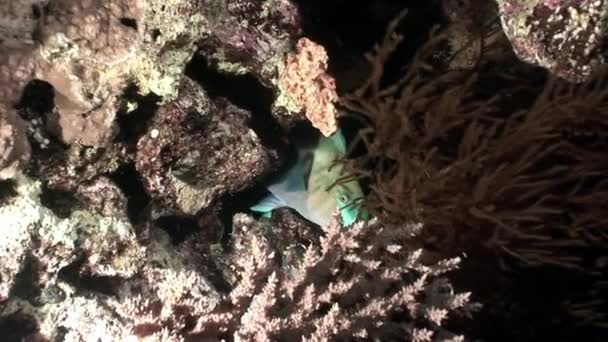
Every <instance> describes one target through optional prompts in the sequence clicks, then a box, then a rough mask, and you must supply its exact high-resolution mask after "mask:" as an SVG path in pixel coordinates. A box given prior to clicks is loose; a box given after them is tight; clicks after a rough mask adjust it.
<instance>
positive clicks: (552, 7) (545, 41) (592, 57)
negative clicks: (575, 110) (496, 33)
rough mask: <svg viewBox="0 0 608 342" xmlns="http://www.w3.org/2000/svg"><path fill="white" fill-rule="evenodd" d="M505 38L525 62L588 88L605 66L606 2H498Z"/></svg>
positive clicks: (607, 11)
mask: <svg viewBox="0 0 608 342" xmlns="http://www.w3.org/2000/svg"><path fill="white" fill-rule="evenodd" d="M497 3H498V5H499V8H500V17H501V20H502V26H503V29H504V32H505V33H506V35H507V36H508V37H509V39H510V40H511V44H512V46H513V49H514V51H515V53H516V54H517V55H518V57H519V58H520V59H522V60H523V61H526V62H528V63H532V64H535V65H538V66H541V67H543V68H546V69H548V70H549V71H550V72H552V73H553V74H555V75H557V76H559V77H563V78H565V79H567V80H569V81H573V82H582V81H584V80H587V79H588V78H589V76H590V75H591V74H593V72H594V71H595V70H596V69H597V68H598V67H599V65H600V64H601V63H603V62H604V60H605V58H606V57H605V56H606V53H607V52H608V51H606V46H605V44H606V43H605V42H606V34H607V29H608V26H607V24H608V22H607V19H608V4H607V3H606V1H604V0H582V1H570V0H497Z"/></svg>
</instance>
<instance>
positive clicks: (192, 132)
mask: <svg viewBox="0 0 608 342" xmlns="http://www.w3.org/2000/svg"><path fill="white" fill-rule="evenodd" d="M249 118H250V114H249V113H248V112H247V111H245V110H243V109H240V108H238V107H236V106H234V105H232V104H231V103H229V102H228V101H226V100H225V99H214V100H211V99H209V98H208V97H207V95H206V94H205V92H204V91H203V89H202V88H200V86H198V85H197V84H196V83H195V82H194V81H191V80H189V79H187V78H184V79H183V83H182V86H181V88H180V91H179V95H178V97H177V98H176V99H175V100H174V101H172V102H169V103H167V104H165V105H163V106H161V107H160V108H159V109H158V111H157V112H156V114H155V115H154V117H153V118H152V120H151V122H150V125H149V129H148V131H147V132H146V133H145V134H144V135H143V136H142V138H141V139H140V140H139V142H138V144H137V152H136V156H135V165H136V168H137V171H139V173H140V174H141V176H142V177H143V181H144V185H145V187H146V190H147V191H148V193H149V195H150V196H151V197H152V199H153V200H156V201H158V202H159V204H161V207H162V208H164V210H165V211H167V213H171V210H175V211H177V213H178V214H186V215H195V214H196V213H197V212H198V211H199V210H200V209H201V208H204V207H206V206H208V205H209V204H211V202H212V201H213V200H214V199H216V198H217V197H219V196H220V195H222V194H224V193H227V192H228V193H233V192H237V191H240V190H242V189H243V188H244V187H245V186H247V185H250V184H251V183H252V181H253V180H254V179H257V178H259V177H260V176H262V175H263V174H265V173H266V172H267V171H268V170H269V169H270V166H271V162H272V161H276V155H275V154H274V153H272V152H271V151H268V150H266V149H265V148H264V146H262V144H261V142H260V140H259V138H258V137H257V135H256V134H255V132H254V131H253V130H251V129H250V128H249V127H248V120H249Z"/></svg>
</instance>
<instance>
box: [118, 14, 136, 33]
mask: <svg viewBox="0 0 608 342" xmlns="http://www.w3.org/2000/svg"><path fill="white" fill-rule="evenodd" d="M119 21H120V23H121V24H122V25H124V26H127V27H130V28H132V29H134V30H135V31H137V20H135V19H133V18H125V17H123V18H120V19H119Z"/></svg>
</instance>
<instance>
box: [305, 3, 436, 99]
mask: <svg viewBox="0 0 608 342" xmlns="http://www.w3.org/2000/svg"><path fill="white" fill-rule="evenodd" d="M296 3H298V7H299V8H300V13H301V14H302V27H303V30H304V36H306V37H308V38H310V39H312V40H314V41H315V42H317V43H319V44H322V45H323V46H324V48H325V49H326V51H327V54H328V55H329V73H330V74H332V75H333V76H334V77H335V78H336V84H337V87H338V89H339V90H340V89H345V88H346V89H351V87H352V84H350V82H349V81H347V80H348V79H353V77H354V78H355V79H356V78H357V77H358V76H357V75H356V74H355V73H353V70H357V73H359V74H361V73H363V72H364V70H362V69H363V68H365V67H367V62H365V61H363V55H364V54H365V53H366V52H369V51H371V50H372V48H373V46H374V45H375V44H377V43H378V42H380V41H381V40H382V38H383V36H384V34H385V32H386V28H387V25H388V24H389V23H390V22H391V21H392V20H393V19H395V17H396V16H397V14H398V13H400V12H401V11H403V10H405V9H407V15H406V17H405V19H404V20H402V21H401V23H400V24H399V25H398V28H397V32H398V33H402V34H403V35H404V37H405V39H404V40H403V41H402V42H401V44H400V46H399V48H398V51H395V53H394V54H393V55H392V58H391V62H390V63H388V65H386V66H385V70H386V71H387V72H386V75H387V76H390V75H393V76H397V75H399V74H400V71H401V70H400V69H401V67H402V66H403V65H404V61H408V60H410V59H411V57H412V56H413V55H414V53H415V51H416V50H417V48H418V47H420V46H421V45H422V44H423V43H424V42H425V41H426V40H427V38H428V33H429V31H430V28H431V27H432V26H433V25H435V24H437V23H438V22H439V21H440V20H441V18H442V13H441V1H439V0H429V1H403V0H382V1H378V0H358V1H349V0H335V1H325V0H296ZM345 13H348V14H347V15H345ZM387 82H390V80H387Z"/></svg>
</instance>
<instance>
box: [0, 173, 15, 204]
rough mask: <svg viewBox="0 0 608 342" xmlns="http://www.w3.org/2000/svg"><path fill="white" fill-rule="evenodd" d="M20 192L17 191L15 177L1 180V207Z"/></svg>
mask: <svg viewBox="0 0 608 342" xmlns="http://www.w3.org/2000/svg"><path fill="white" fill-rule="evenodd" d="M18 194H19V193H18V192H17V182H16V181H15V180H13V179H4V180H0V207H1V206H3V205H6V204H9V203H11V201H12V199H14V198H15V196H17V195H18Z"/></svg>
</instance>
